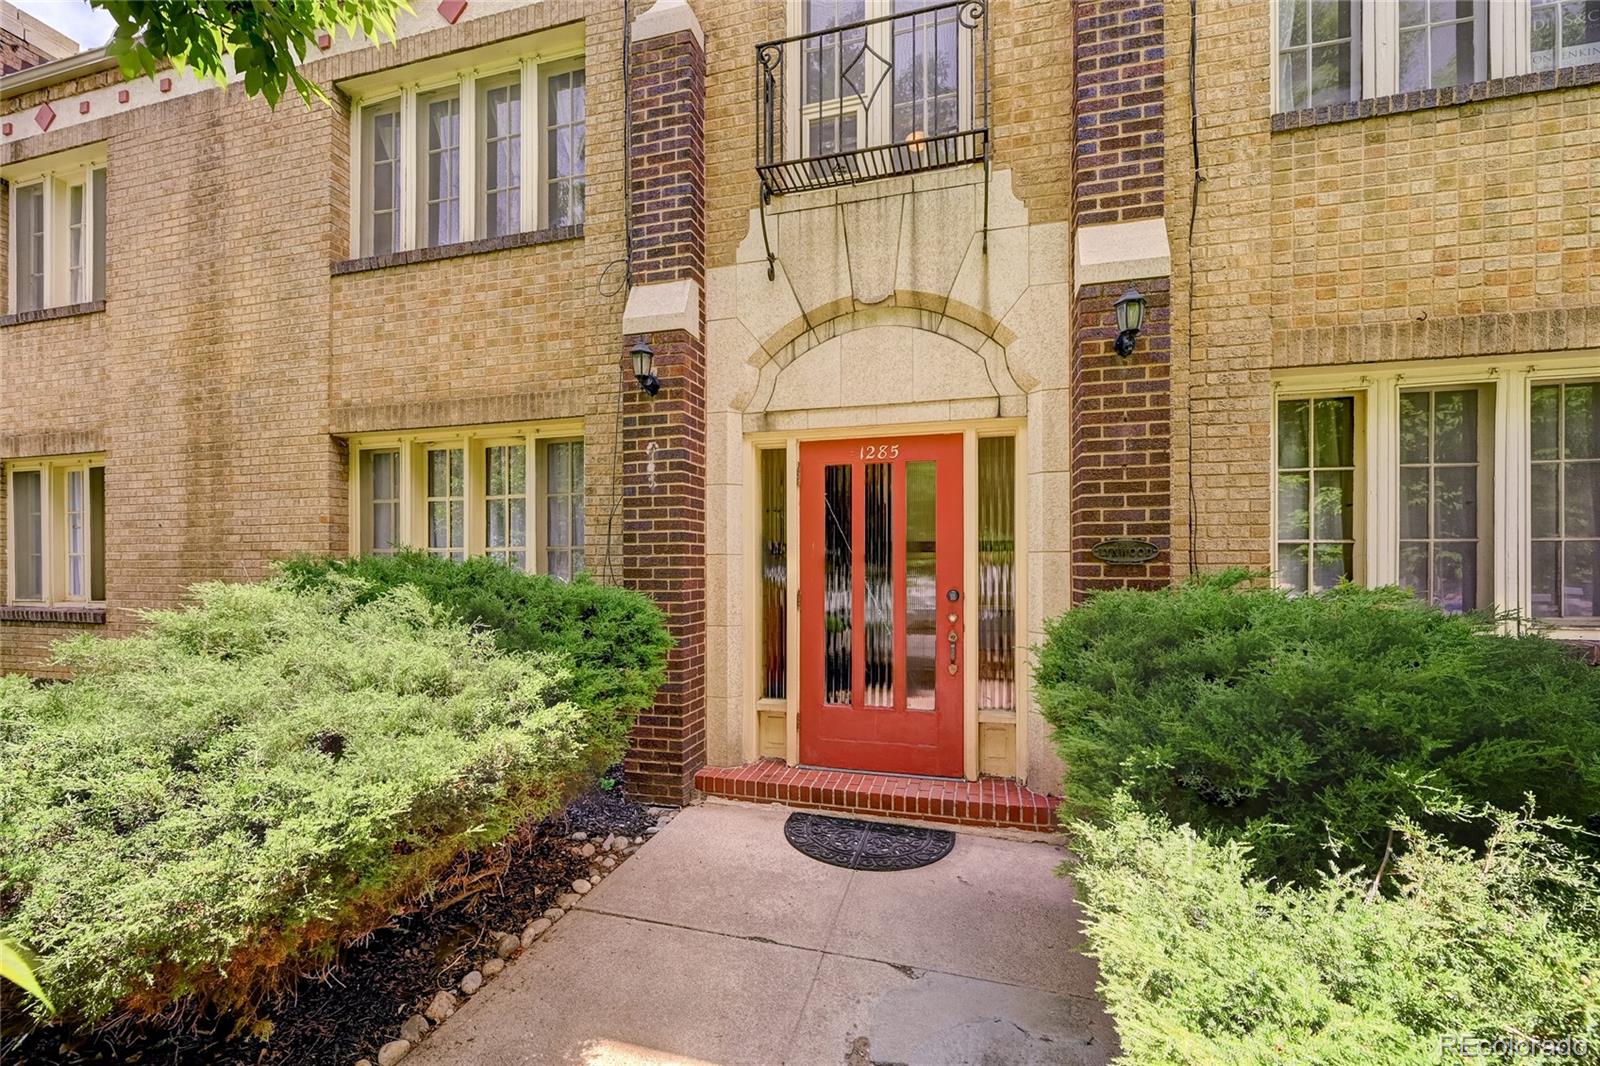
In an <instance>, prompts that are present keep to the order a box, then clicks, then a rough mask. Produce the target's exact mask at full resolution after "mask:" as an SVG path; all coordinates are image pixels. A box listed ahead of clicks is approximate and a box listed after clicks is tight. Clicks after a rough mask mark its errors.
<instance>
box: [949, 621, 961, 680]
mask: <svg viewBox="0 0 1600 1066" xmlns="http://www.w3.org/2000/svg"><path fill="white" fill-rule="evenodd" d="M958 639H959V638H958V637H957V636H956V629H955V626H951V627H950V637H949V640H950V672H951V673H952V674H953V673H955V672H956V641H957V640H958Z"/></svg>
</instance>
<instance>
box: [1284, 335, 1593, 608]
mask: <svg viewBox="0 0 1600 1066" xmlns="http://www.w3.org/2000/svg"><path fill="white" fill-rule="evenodd" d="M1593 365H1594V364H1593V361H1592V359H1591V360H1590V361H1589V362H1588V363H1587V364H1585V363H1584V362H1583V361H1582V360H1562V359H1559V358H1550V357H1546V358H1544V359H1541V360H1540V361H1539V363H1537V364H1534V363H1532V362H1531V361H1518V360H1504V361H1500V362H1499V364H1498V365H1494V366H1489V365H1482V366H1463V365H1461V364H1460V363H1459V362H1458V361H1451V362H1448V363H1446V362H1444V361H1436V362H1425V363H1412V364H1407V365H1404V366H1393V367H1375V368H1365V369H1364V371H1363V374H1362V379H1361V381H1360V383H1359V385H1355V384H1350V385H1349V386H1348V387H1346V388H1343V389H1341V388H1340V387H1339V386H1340V381H1339V375H1338V374H1337V373H1336V372H1331V371H1315V372H1306V373H1296V374H1294V375H1286V376H1285V378H1284V380H1282V381H1280V382H1279V385H1278V397H1277V402H1276V405H1275V406H1276V415H1275V420H1274V427H1273V434H1274V442H1275V455H1276V463H1275V470H1274V508H1275V535H1274V538H1273V569H1274V572H1275V573H1276V575H1277V579H1278V582H1279V583H1280V584H1281V585H1282V586H1283V587H1285V588H1288V589H1290V590H1293V591H1298V592H1306V591H1318V590H1322V589H1327V588H1330V587H1332V586H1333V585H1335V584H1338V583H1339V582H1340V581H1346V580H1348V581H1356V582H1362V583H1367V584H1376V585H1387V584H1395V585H1401V586H1403V587H1405V588H1408V589H1411V590H1412V591H1413V592H1415V593H1416V594H1417V596H1419V597H1420V598H1423V599H1427V600H1430V601H1432V602H1433V603H1436V604H1438V605H1439V606H1441V607H1444V608H1445V609H1446V610H1451V611H1475V610H1486V609H1490V608H1495V609H1510V610H1512V611H1515V612H1517V613H1519V614H1520V615H1522V616H1523V617H1527V618H1532V619H1535V620H1538V621H1541V622H1543V623H1546V624H1548V625H1551V626H1554V627H1556V628H1557V629H1559V630H1563V631H1585V632H1588V633H1593V632H1595V631H1596V629H1597V628H1600V378H1597V377H1596V375H1595V374H1594V369H1593Z"/></svg>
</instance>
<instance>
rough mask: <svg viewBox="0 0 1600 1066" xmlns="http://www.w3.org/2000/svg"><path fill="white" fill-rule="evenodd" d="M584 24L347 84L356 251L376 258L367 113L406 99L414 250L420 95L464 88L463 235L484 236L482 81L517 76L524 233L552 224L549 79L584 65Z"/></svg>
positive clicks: (406, 176) (406, 223) (408, 239)
mask: <svg viewBox="0 0 1600 1066" xmlns="http://www.w3.org/2000/svg"><path fill="white" fill-rule="evenodd" d="M584 57H585V53H584V34H583V24H582V23H573V24H570V25H567V26H561V27H557V28H555V29H552V30H542V31H540V32H538V33H534V34H529V35H527V36H524V37H518V38H514V39H512V40H509V41H497V42H495V43H494V44H491V45H485V46H484V47H482V48H476V49H473V50H471V51H468V52H455V53H451V54H448V55H444V56H436V57H434V58H432V59H425V60H422V61H420V62H418V63H412V64H409V65H407V66H403V67H397V68H392V69H389V70H383V71H379V72H377V73H375V74H368V75H363V76H362V77H359V78H352V79H350V80H348V81H345V82H341V83H340V88H341V89H343V90H344V91H345V92H346V93H347V94H348V95H349V96H350V255H351V256H352V257H356V258H359V257H362V256H367V255H371V254H372V252H371V250H370V248H369V247H368V245H367V242H366V240H365V239H364V237H365V231H366V223H365V212H366V209H367V203H368V201H369V200H370V198H371V196H372V192H371V190H370V189H369V188H368V187H367V176H368V165H367V159H366V138H365V137H364V136H363V129H364V125H365V114H364V112H365V111H367V110H368V109H370V108H374V107H377V106H379V105H383V104H387V103H389V102H391V101H393V100H394V99H395V98H397V97H398V98H399V100H400V162H401V173H402V178H401V189H400V233H401V240H400V246H399V247H397V248H396V249H395V251H409V250H412V249H415V248H417V247H420V246H421V231H422V225H421V222H420V220H419V215H420V213H421V210H422V207H421V205H422V204H423V202H424V201H423V198H422V195H421V189H420V182H421V179H422V154H423V146H422V138H421V136H420V133H421V123H420V122H419V121H418V117H417V98H418V96H419V95H422V94H426V93H429V92H432V91H434V90H436V89H442V88H446V87H448V86H451V85H456V86H459V92H460V122H459V129H458V141H459V147H458V149H457V167H456V180H457V181H458V182H459V183H460V186H459V188H458V189H457V190H456V191H457V205H458V212H459V216H460V229H459V231H458V234H457V238H458V240H461V241H469V240H475V239H477V238H478V237H480V236H482V233H481V232H480V229H483V227H480V226H479V225H478V221H479V218H478V216H479V214H480V212H481V210H482V208H483V202H482V201H483V188H482V185H483V183H482V180H481V174H480V170H481V167H480V166H479V162H480V160H479V158H478V156H479V154H480V153H481V152H482V149H483V146H482V144H481V143H480V140H481V138H480V132H481V128H482V125H483V123H482V120H481V116H480V115H479V113H478V111H479V101H478V97H479V88H480V87H479V82H482V81H486V80H490V79H495V78H500V77H503V76H505V75H507V74H510V73H512V72H516V73H517V79H518V84H519V87H520V92H521V98H522V103H521V114H522V135H521V138H520V141H519V145H518V147H519V151H520V154H521V174H522V178H521V181H522V184H521V189H520V192H519V207H520V213H521V216H522V224H521V229H522V230H523V231H524V232H527V231H529V230H536V229H538V228H540V226H542V225H544V224H545V214H546V210H545V206H544V205H545V202H546V197H545V195H544V192H545V182H546V178H547V175H546V174H545V165H546V160H545V159H544V152H543V150H542V145H543V143H544V123H545V97H546V82H547V80H548V79H549V77H550V75H551V74H559V73H562V72H564V71H568V70H574V69H578V68H580V67H582V66H583V63H584Z"/></svg>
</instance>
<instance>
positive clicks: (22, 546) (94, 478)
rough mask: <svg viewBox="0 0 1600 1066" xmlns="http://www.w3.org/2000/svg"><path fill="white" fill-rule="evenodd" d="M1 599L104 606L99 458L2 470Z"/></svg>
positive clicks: (20, 463) (26, 462)
mask: <svg viewBox="0 0 1600 1066" xmlns="http://www.w3.org/2000/svg"><path fill="white" fill-rule="evenodd" d="M5 485H6V504H7V506H6V511H7V518H8V522H7V525H6V534H7V535H6V544H7V547H8V551H7V559H6V562H7V566H6V573H7V575H8V577H9V580H8V581H7V583H6V600H7V602H8V603H12V604H18V605H38V606H53V605H72V604H92V603H104V602H105V598H106V591H105V587H106V573H105V528H106V527H105V496H106V477H105V460H104V459H103V458H102V457H100V456H95V455H72V456H52V457H49V458H39V459H23V460H15V461H11V462H7V463H6V464H5Z"/></svg>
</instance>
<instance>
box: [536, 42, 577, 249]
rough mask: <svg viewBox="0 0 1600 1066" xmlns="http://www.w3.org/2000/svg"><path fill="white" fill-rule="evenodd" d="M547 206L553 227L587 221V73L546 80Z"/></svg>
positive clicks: (549, 219) (575, 73) (565, 73)
mask: <svg viewBox="0 0 1600 1066" xmlns="http://www.w3.org/2000/svg"><path fill="white" fill-rule="evenodd" d="M545 92H546V94H547V99H546V102H545V115H546V118H545V160H546V162H545V166H546V174H545V178H546V193H545V205H546V211H547V213H548V216H549V217H548V219H547V223H548V224H549V225H551V226H573V225H577V224H578V223H580V222H582V221H583V217H584V209H583V197H584V174H585V168H586V164H585V158H584V157H585V152H586V136H585V134H586V104H585V93H586V87H585V74H584V71H582V70H572V71H566V72H564V73H561V74H554V75H551V77H550V78H548V79H547V80H546V81H545Z"/></svg>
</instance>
